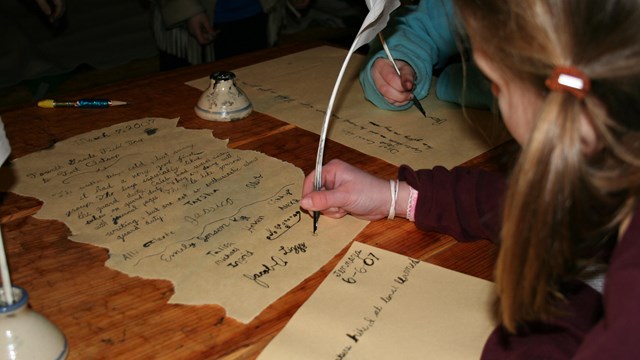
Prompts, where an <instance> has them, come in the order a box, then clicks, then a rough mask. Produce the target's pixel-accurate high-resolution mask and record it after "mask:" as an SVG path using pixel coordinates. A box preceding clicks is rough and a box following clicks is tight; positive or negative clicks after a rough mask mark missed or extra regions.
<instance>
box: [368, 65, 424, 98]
mask: <svg viewBox="0 0 640 360" xmlns="http://www.w3.org/2000/svg"><path fill="white" fill-rule="evenodd" d="M396 65H397V66H398V70H400V75H401V76H398V73H397V72H396V69H395V68H394V67H393V64H392V63H391V61H389V60H387V59H385V58H379V59H377V60H376V61H375V62H374V63H373V66H372V67H371V77H372V78H373V83H374V84H375V85H376V88H377V89H378V91H379V92H380V94H381V95H382V96H384V98H385V99H386V100H387V101H388V102H389V103H390V104H392V105H394V106H402V105H404V104H406V103H408V102H409V101H411V99H412V98H413V94H412V92H411V90H413V86H414V83H415V79H416V74H415V71H414V70H413V68H412V67H411V65H409V64H408V63H406V62H404V61H402V60H396Z"/></svg>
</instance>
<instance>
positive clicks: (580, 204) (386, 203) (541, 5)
mask: <svg viewBox="0 0 640 360" xmlns="http://www.w3.org/2000/svg"><path fill="white" fill-rule="evenodd" d="M423 1H425V0H423ZM453 2H454V5H455V9H456V14H457V15H456V16H457V19H458V20H459V22H460V23H461V24H462V28H464V29H465V34H466V36H467V38H468V40H469V42H470V45H471V48H472V51H473V57H474V60H475V62H476V64H477V65H478V67H479V68H480V69H481V70H482V71H483V73H484V74H485V75H486V77H487V78H488V79H489V80H490V81H491V82H492V83H493V86H492V89H493V93H494V95H495V97H496V98H497V103H498V107H499V109H500V113H501V116H502V119H503V120H504V122H505V124H506V126H507V128H508V129H509V131H510V132H511V134H512V135H513V138H514V139H515V140H516V141H517V142H518V143H519V144H520V145H521V150H520V153H519V155H518V160H517V163H516V164H515V166H514V168H513V169H512V171H511V173H510V174H509V176H508V177H507V178H503V177H502V176H501V175H500V174H495V173H489V172H484V171H482V170H479V169H473V168H462V167H457V168H453V169H450V170H448V169H444V168H442V167H436V168H434V169H424V170H417V171H416V170H413V169H411V168H409V167H407V166H401V167H400V169H399V173H398V179H397V180H395V179H394V180H390V181H389V180H384V179H380V178H377V177H375V176H372V175H370V174H367V173H365V172H363V171H361V170H359V169H357V168H355V167H353V166H350V165H348V164H346V163H344V162H342V161H340V160H332V161H331V162H329V163H328V164H327V165H325V167H324V168H323V184H324V189H323V191H317V192H316V191H313V174H310V175H309V176H308V177H307V178H306V179H305V182H304V186H303V198H302V201H301V206H302V207H303V208H305V209H307V210H309V211H321V212H322V213H323V214H324V215H325V216H329V217H334V218H339V217H342V216H344V215H346V214H352V215H354V216H356V217H359V218H363V219H367V220H377V219H382V218H385V217H388V218H393V217H394V216H402V217H405V218H407V219H409V220H411V221H415V224H416V226H417V227H418V228H420V229H423V230H425V231H439V232H444V233H448V234H450V235H452V236H454V237H455V238H457V239H458V240H460V241H471V240H477V239H491V240H493V241H496V242H498V243H499V246H500V252H499V255H498V260H497V264H496V268H495V281H496V290H497V298H498V306H497V316H498V319H499V324H500V325H499V326H498V328H496V329H495V331H494V332H493V333H492V334H491V336H490V337H489V339H488V340H487V343H486V345H485V348H484V350H483V357H484V358H487V359H500V358H536V359H541V358H542V359H555V358H571V357H575V358H581V359H583V358H588V359H591V358H593V359H603V358H610V359H622V358H637V357H638V355H637V353H638V352H640V351H639V350H637V349H638V345H637V344H636V342H637V341H636V339H638V334H639V333H640V305H639V304H640V209H639V208H638V197H639V196H640V66H638V64H640V1H638V0H607V1H584V0H454V1H453ZM389 189H391V191H390V190H389ZM391 204H394V205H395V206H393V207H391ZM599 278H600V279H602V281H600V282H598V281H594V280H597V279H599Z"/></svg>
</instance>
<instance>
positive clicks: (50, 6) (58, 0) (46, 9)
mask: <svg viewBox="0 0 640 360" xmlns="http://www.w3.org/2000/svg"><path fill="white" fill-rule="evenodd" d="M36 4H38V6H39V7H40V10H42V12H43V13H44V14H45V15H46V16H47V17H48V18H49V21H50V22H54V21H56V20H58V19H59V18H60V17H61V16H62V14H64V10H65V1H64V0H51V1H50V2H48V1H47V0H36Z"/></svg>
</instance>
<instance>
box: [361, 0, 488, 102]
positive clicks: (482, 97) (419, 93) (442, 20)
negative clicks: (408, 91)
mask: <svg viewBox="0 0 640 360" xmlns="http://www.w3.org/2000/svg"><path fill="white" fill-rule="evenodd" d="M457 24H458V23H457V22H456V20H455V13H454V10H453V5H452V3H451V1H450V0H421V1H420V3H419V4H418V5H414V6H401V7H400V8H398V10H396V11H395V12H394V13H393V14H392V16H391V19H390V20H389V23H388V24H387V26H386V28H385V29H384V30H383V35H384V37H385V40H386V42H387V45H388V46H389V49H390V50H391V53H392V54H393V57H394V58H395V59H396V60H404V61H405V62H407V63H409V64H410V65H411V67H413V69H414V71H415V73H416V83H415V87H414V95H415V96H416V97H417V98H418V99H423V98H425V97H426V96H427V95H428V94H429V89H430V87H431V80H432V75H433V71H434V69H435V70H437V71H441V73H440V74H439V76H438V78H437V82H436V95H437V96H438V98H439V99H441V100H444V101H449V102H454V103H458V104H463V105H464V106H468V107H475V108H485V109H489V108H491V105H492V103H493V96H492V95H491V91H490V84H489V82H488V81H487V80H486V78H485V77H484V76H483V75H482V73H481V72H480V70H478V68H477V67H476V66H475V65H474V64H473V63H472V62H467V63H466V64H467V65H468V66H467V69H466V70H467V73H466V82H465V79H464V71H463V64H462V63H461V62H459V61H454V62H451V60H452V59H455V57H456V56H457V55H458V54H460V47H459V46H460V45H459V44H458V43H459V38H457V37H456V25H457ZM381 57H382V58H384V57H386V56H385V53H384V50H383V49H382V45H381V44H380V41H379V39H378V38H377V37H376V38H375V39H374V40H373V41H372V42H371V43H370V50H369V60H368V62H367V64H366V66H365V67H364V68H363V69H362V71H361V73H360V84H361V85H362V88H363V90H364V94H365V97H366V98H367V100H369V101H371V102H372V103H374V104H375V105H376V106H378V107H380V108H382V109H387V110H404V109H407V108H409V107H411V105H412V104H411V102H409V103H407V104H405V105H403V106H394V105H392V104H390V103H389V102H388V101H386V100H385V99H384V97H383V96H382V95H381V94H380V92H379V91H378V89H377V88H376V87H375V85H374V83H373V79H372V77H371V67H372V66H373V63H374V61H375V60H376V59H378V58H381Z"/></svg>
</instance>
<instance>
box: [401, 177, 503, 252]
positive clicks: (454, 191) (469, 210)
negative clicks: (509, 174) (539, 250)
mask: <svg viewBox="0 0 640 360" xmlns="http://www.w3.org/2000/svg"><path fill="white" fill-rule="evenodd" d="M398 178H399V179H400V180H402V181H406V182H407V183H408V184H409V185H411V186H412V187H413V188H414V189H416V190H417V191H418V201H417V203H416V210H415V223H416V226H417V227H418V228H419V229H421V230H424V231H435V232H440V233H444V234H448V235H451V236H453V237H454V238H456V239H457V240H459V241H474V240H480V239H488V240H491V241H493V242H497V239H498V235H499V231H500V225H501V223H500V222H501V208H502V201H503V199H504V192H505V189H506V182H505V178H504V176H503V175H501V174H498V173H492V172H487V171H483V170H480V169H475V168H467V167H456V168H453V169H452V170H447V169H445V168H444V167H441V166H437V167H435V168H433V169H431V170H418V171H414V170H412V169H411V168H410V167H408V166H406V165H403V166H401V167H400V170H399V174H398Z"/></svg>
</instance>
